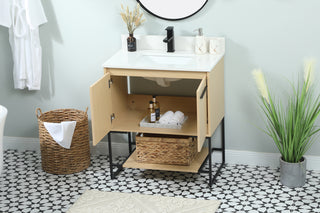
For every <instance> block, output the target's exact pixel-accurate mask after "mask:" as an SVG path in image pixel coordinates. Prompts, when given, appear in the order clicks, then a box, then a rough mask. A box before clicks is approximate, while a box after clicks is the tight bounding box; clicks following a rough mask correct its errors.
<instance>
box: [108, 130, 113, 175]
mask: <svg viewBox="0 0 320 213" xmlns="http://www.w3.org/2000/svg"><path fill="white" fill-rule="evenodd" d="M108 145H109V164H110V176H111V179H114V178H115V177H114V174H113V163H112V146H111V132H109V133H108Z"/></svg>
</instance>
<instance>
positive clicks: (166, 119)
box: [159, 111, 174, 124]
mask: <svg viewBox="0 0 320 213" xmlns="http://www.w3.org/2000/svg"><path fill="white" fill-rule="evenodd" d="M173 116H174V113H173V112H172V111H167V112H166V113H164V114H163V115H162V116H161V117H160V119H159V123H161V124H168V123H169V122H170V120H171V119H172V118H173Z"/></svg>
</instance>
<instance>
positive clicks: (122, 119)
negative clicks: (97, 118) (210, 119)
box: [111, 109, 197, 136]
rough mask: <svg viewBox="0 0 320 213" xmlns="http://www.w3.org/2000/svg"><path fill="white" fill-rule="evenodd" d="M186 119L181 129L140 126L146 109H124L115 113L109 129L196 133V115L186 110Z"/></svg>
mask: <svg viewBox="0 0 320 213" xmlns="http://www.w3.org/2000/svg"><path fill="white" fill-rule="evenodd" d="M185 115H186V116H188V119H187V120H186V121H185V123H184V124H183V125H182V128H181V129H167V128H152V127H140V125H139V123H140V121H141V120H142V119H143V118H144V117H145V116H146V111H142V110H130V109H128V110H126V111H124V112H122V113H121V114H119V115H118V116H117V115H116V118H115V119H114V120H113V121H112V126H111V130H112V131H120V132H140V133H154V134H169V135H188V136H196V135H197V116H196V114H195V113H192V112H189V113H188V112H186V113H185Z"/></svg>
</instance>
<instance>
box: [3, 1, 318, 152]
mask: <svg viewBox="0 0 320 213" xmlns="http://www.w3.org/2000/svg"><path fill="white" fill-rule="evenodd" d="M42 2H43V6H44V9H45V11H46V14H47V17H48V20H49V22H48V23H47V24H45V25H43V26H41V29H40V33H41V43H42V47H43V77H42V89H41V91H36V92H30V91H20V90H14V89H13V79H12V57H11V51H10V46H9V42H8V31H7V29H6V28H4V27H0V104H2V105H4V106H6V107H7V108H8V110H9V114H8V118H7V123H6V128H5V135H6V136H16V137H37V121H36V117H35V109H36V108H37V107H41V109H42V110H43V111H47V110H51V109H57V108H69V107H71V108H77V109H83V110H84V109H85V108H86V107H87V106H89V86H90V85H91V84H92V83H94V82H95V81H96V80H97V79H98V78H99V77H101V76H102V67H101V65H102V63H103V62H104V61H105V60H106V59H107V58H108V57H110V56H111V55H112V54H114V53H115V52H116V51H117V50H118V49H119V48H120V40H119V37H120V34H123V33H126V29H125V27H124V24H123V23H122V21H121V19H120V16H119V11H120V1H114V0H95V1H88V0H77V1H76V0H68V1H62V0H54V1H53V0H48V1H42ZM121 2H122V3H124V4H131V5H133V4H134V0H123V1H121ZM319 8H320V2H319V1H318V0H304V1H302V0H281V1H279V0H241V1H236V0H229V1H226V0H209V1H208V4H207V5H206V6H205V8H204V9H203V10H202V11H200V12H199V13H198V14H196V15H195V16H193V17H191V18H189V19H187V20H183V21H178V22H169V21H164V20H160V19H157V18H154V17H151V16H150V15H146V16H147V22H146V24H145V25H144V26H143V27H142V28H141V29H138V30H137V32H136V33H137V34H153V35H157V34H160V35H165V30H164V29H165V27H166V26H168V25H173V26H174V27H175V33H176V35H186V36H190V35H193V34H194V33H193V30H194V29H196V28H198V27H203V28H204V33H205V35H210V36H225V37H226V56H225V91H226V94H225V99H226V100H225V102H226V143H227V144H226V145H227V148H228V149H238V150H250V151H259V152H275V151H276V149H275V146H274V145H273V144H272V142H271V140H270V139H269V138H267V137H266V136H265V135H264V134H263V133H262V132H261V131H260V130H259V129H258V128H257V126H260V127H263V121H262V119H261V116H260V114H259V113H260V112H259V108H258V104H257V92H256V89H255V86H254V82H253V81H252V77H251V71H252V69H253V68H256V67H260V68H262V69H263V70H264V72H265V73H266V76H267V78H268V80H269V82H272V83H271V85H272V86H274V88H279V87H280V88H282V89H284V88H286V86H287V85H285V84H283V82H284V83H286V78H288V79H290V80H292V79H294V76H297V74H298V73H299V72H300V71H301V70H302V62H303V58H305V57H310V56H313V57H314V58H316V59H319V58H320V28H319V23H318V20H320V13H319V11H318V10H319ZM317 71H320V67H319V66H318V67H317ZM281 91H282V90H281ZM89 114H90V113H89ZM309 154H316V155H320V141H318V143H317V144H315V145H314V146H313V148H312V150H311V151H310V152H309Z"/></svg>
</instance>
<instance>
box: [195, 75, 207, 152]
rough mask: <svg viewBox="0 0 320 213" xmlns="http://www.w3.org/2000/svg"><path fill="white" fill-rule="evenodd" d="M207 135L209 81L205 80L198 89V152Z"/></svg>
mask: <svg viewBox="0 0 320 213" xmlns="http://www.w3.org/2000/svg"><path fill="white" fill-rule="evenodd" d="M206 134H207V80H206V78H203V79H202V81H201V83H200V85H199V87H198V89H197V136H198V152H200V151H201V149H202V146H203V144H204V142H205V140H206Z"/></svg>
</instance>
